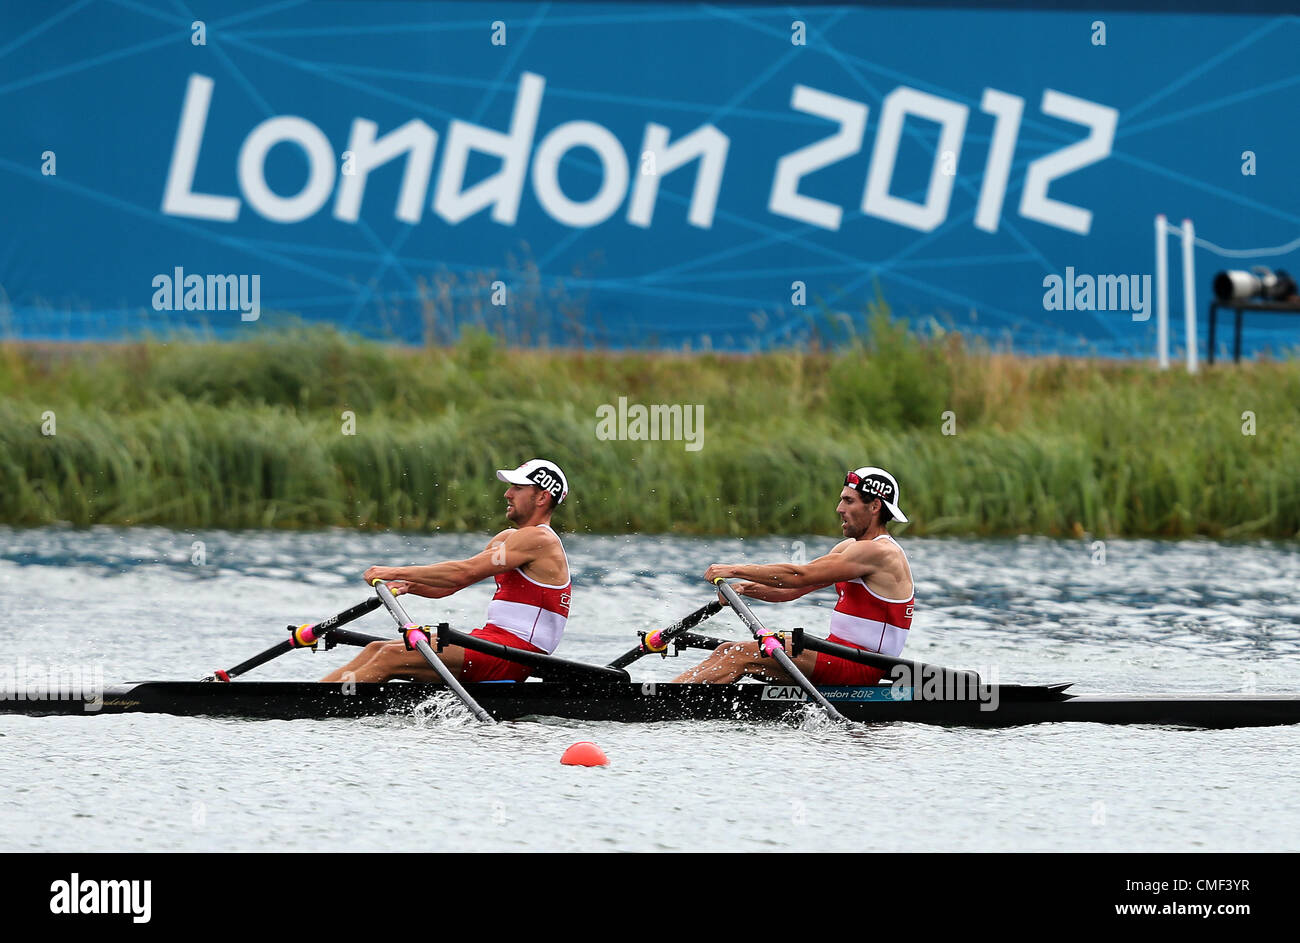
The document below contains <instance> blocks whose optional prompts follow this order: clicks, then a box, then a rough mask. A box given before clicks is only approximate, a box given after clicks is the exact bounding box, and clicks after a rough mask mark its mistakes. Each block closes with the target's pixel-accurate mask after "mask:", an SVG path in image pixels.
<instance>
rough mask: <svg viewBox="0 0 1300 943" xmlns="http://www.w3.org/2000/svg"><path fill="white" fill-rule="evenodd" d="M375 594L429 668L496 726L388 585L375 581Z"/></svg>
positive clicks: (464, 701) (471, 707)
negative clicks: (430, 645)
mask: <svg viewBox="0 0 1300 943" xmlns="http://www.w3.org/2000/svg"><path fill="white" fill-rule="evenodd" d="M375 594H376V595H377V596H378V597H379V598H380V600H381V601H382V602H383V604H384V605H385V606H386V607H387V608H388V613H389V615H391V616H392V617H393V619H394V620H396V622H397V626H398V628H400V629H401V630H402V635H403V636H405V638H406V641H407V644H408V645H410V646H411V647H412V648H414V649H415V650H416V651H417V652H419V653H420V654H421V655H423V656H424V660H425V661H427V662H428V663H429V667H430V668H432V669H433V670H434V671H435V672H437V674H438V677H439V678H441V679H442V683H443V684H445V685H446V686H447V687H449V688H451V690H452V692H453V693H455V695H456V696H457V697H458V698H460V700H461V703H462V704H464V705H465V706H466V707H467V708H469V711H470V713H471V714H473V715H474V716H475V717H477V718H478V719H479V720H481V721H482V722H483V723H485V724H495V723H496V720H495V719H494V718H493V717H492V715H491V714H489V713H488V712H487V711H485V710H484V709H483V706H482V705H481V704H479V702H478V701H476V700H474V698H472V697H470V693H469V692H468V691H466V690H465V687H464V685H462V684H461V683H460V681H458V680H457V678H456V676H455V675H454V674H452V673H451V669H450V668H448V667H447V666H446V665H444V664H443V663H442V659H441V658H439V657H438V656H437V655H436V654H434V651H433V649H432V648H430V647H429V635H428V633H427V632H425V631H424V629H423V627H422V626H419V625H416V624H415V623H414V622H412V621H411V617H410V616H408V615H407V614H406V610H405V609H404V608H402V604H401V603H400V602H398V601H397V597H396V596H394V595H393V591H392V590H391V589H389V588H388V584H387V583H385V582H384V581H383V580H375Z"/></svg>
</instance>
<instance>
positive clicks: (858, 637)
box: [809, 534, 916, 685]
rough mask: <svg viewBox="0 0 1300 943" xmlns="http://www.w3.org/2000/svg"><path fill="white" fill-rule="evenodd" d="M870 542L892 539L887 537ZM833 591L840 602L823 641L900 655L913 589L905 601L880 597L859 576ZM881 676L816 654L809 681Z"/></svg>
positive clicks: (849, 680) (855, 682)
mask: <svg viewBox="0 0 1300 943" xmlns="http://www.w3.org/2000/svg"><path fill="white" fill-rule="evenodd" d="M873 539H875V540H891V541H892V540H894V538H893V537H890V536H889V535H888V534H881V535H880V536H879V537H876V538H873ZM895 543H897V541H895ZM835 591H836V592H837V593H839V594H840V600H839V602H837V603H836V604H835V611H834V612H832V613H831V631H830V635H829V636H828V637H827V641H829V642H838V643H839V644H840V645H848V646H851V647H853V648H861V649H865V650H867V651H871V652H881V653H882V654H885V655H901V654H902V653H903V646H904V645H906V644H907V632H908V630H909V629H910V628H911V627H912V607H913V605H914V604H915V602H916V591H915V586H913V591H912V595H911V596H909V597H908V598H907V599H888V598H886V597H884V596H880V595H878V594H877V593H876V592H874V591H873V590H872V589H871V587H870V586H868V585H867V583H866V580H864V579H862V578H861V577H859V578H858V579H856V580H849V581H847V582H844V583H836V584H835ZM884 674H885V672H884V669H881V668H873V667H872V666H871V665H859V664H858V663H857V662H852V661H845V660H844V659H843V658H836V657H835V656H834V655H827V654H824V653H822V652H818V653H817V665H816V667H815V668H814V669H813V673H812V677H811V678H810V679H809V680H810V681H812V682H813V683H814V684H850V685H858V684H875V683H876V682H878V681H879V680H880V679H881V678H882V677H883V676H884Z"/></svg>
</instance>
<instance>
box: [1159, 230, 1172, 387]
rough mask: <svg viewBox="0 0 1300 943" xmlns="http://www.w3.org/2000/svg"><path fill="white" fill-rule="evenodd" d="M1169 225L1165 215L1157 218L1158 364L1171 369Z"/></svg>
mask: <svg viewBox="0 0 1300 943" xmlns="http://www.w3.org/2000/svg"><path fill="white" fill-rule="evenodd" d="M1168 229H1169V224H1168V221H1167V220H1166V219H1165V214H1164V213H1161V214H1160V215H1159V216H1157V217H1156V362H1157V363H1158V364H1159V366H1160V369H1161V370H1168V369H1169V247H1168V246H1167V245H1166V244H1165V239H1167V238H1168V236H1169V233H1168Z"/></svg>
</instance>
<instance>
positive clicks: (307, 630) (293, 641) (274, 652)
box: [207, 597, 383, 681]
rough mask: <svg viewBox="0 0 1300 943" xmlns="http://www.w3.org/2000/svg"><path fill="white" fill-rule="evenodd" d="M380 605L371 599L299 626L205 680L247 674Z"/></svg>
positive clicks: (226, 679)
mask: <svg viewBox="0 0 1300 943" xmlns="http://www.w3.org/2000/svg"><path fill="white" fill-rule="evenodd" d="M381 605H383V603H381V602H380V601H379V600H378V599H377V598H375V597H371V598H370V599H367V600H365V601H364V602H359V603H357V604H356V605H355V606H350V607H349V608H347V609H344V610H343V611H342V612H340V613H339V614H338V615H333V616H330V617H329V618H328V619H323V620H321V621H320V622H317V623H315V624H314V625H305V626H300V627H299V628H297V629H295V630H294V632H293V634H292V635H291V636H289V638H287V639H285V640H284V641H283V642H277V643H276V644H274V645H272V646H271V647H270V648H268V649H266V650H265V651H263V652H258V653H257V654H256V655H254V656H253V657H252V658H250V659H248V660H247V661H241V662H240V663H239V664H237V665H235V667H233V668H231V669H230V670H229V671H218V672H215V673H214V674H213V675H211V676H210V677H209V678H208V679H207V680H213V679H220V680H222V681H229V680H230V679H231V678H237V677H239V676H240V675H242V674H247V673H248V672H250V671H252V670H253V669H254V668H256V667H257V666H258V665H264V664H266V663H267V662H268V661H270V660H271V659H273V658H279V657H280V656H281V655H283V654H284V653H285V652H291V651H293V650H294V649H295V648H306V647H307V646H308V645H311V644H312V643H313V642H317V641H319V640H320V639H322V638H324V637H325V636H326V635H328V634H329V633H330V632H331V631H333V630H334V629H337V628H338V627H339V626H341V625H346V624H347V623H349V622H351V621H353V620H354V619H359V618H361V617H362V616H364V615H365V614H366V613H367V612H373V611H374V610H376V609H378V608H379V607H380V606H381Z"/></svg>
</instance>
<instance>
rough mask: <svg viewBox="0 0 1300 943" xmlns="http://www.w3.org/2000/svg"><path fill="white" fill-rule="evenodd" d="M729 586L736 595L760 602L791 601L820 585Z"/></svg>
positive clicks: (749, 584) (746, 584) (756, 584)
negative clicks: (782, 587)
mask: <svg viewBox="0 0 1300 943" xmlns="http://www.w3.org/2000/svg"><path fill="white" fill-rule="evenodd" d="M731 588H732V589H734V590H735V591H736V595H738V596H748V597H749V598H750V599H758V600H760V601H762V602H791V601H792V600H795V599H799V598H800V597H801V596H807V595H808V594H809V593H811V592H813V591H814V590H817V589H820V588H821V587H820V586H802V587H799V588H788V589H778V588H777V587H775V586H764V585H763V584H762V583H732V584H731ZM719 598H722V596H721V593H719ZM723 601H724V602H725V601H726V600H725V599H724V600H723Z"/></svg>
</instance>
